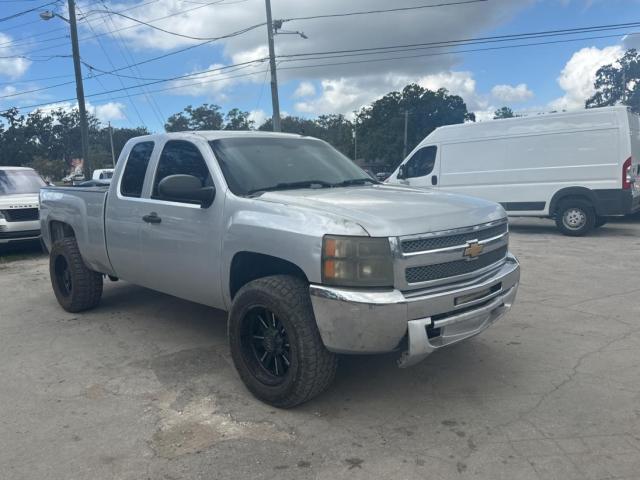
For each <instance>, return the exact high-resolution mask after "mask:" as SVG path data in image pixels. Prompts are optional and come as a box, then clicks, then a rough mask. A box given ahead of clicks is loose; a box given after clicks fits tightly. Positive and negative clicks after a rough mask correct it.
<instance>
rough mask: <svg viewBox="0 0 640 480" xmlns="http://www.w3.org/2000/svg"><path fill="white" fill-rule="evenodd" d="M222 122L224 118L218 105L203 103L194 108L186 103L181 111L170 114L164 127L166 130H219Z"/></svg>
mask: <svg viewBox="0 0 640 480" xmlns="http://www.w3.org/2000/svg"><path fill="white" fill-rule="evenodd" d="M223 123H224V118H223V116H222V113H221V112H220V106H219V105H214V104H209V103H204V104H202V105H201V106H199V107H196V108H193V106H191V105H187V107H186V108H185V109H184V110H183V111H182V112H179V113H175V114H173V115H171V116H170V117H169V118H168V119H167V123H165V125H164V128H165V130H166V131H167V132H180V131H185V130H221V129H222V126H223Z"/></svg>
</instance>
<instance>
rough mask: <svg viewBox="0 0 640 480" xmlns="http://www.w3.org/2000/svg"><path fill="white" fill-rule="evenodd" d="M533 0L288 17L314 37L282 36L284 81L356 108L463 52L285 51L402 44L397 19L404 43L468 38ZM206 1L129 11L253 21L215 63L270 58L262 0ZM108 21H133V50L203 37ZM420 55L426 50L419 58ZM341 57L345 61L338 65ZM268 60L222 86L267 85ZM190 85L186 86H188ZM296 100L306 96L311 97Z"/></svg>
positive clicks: (324, 8) (326, 5) (319, 7)
mask: <svg viewBox="0 0 640 480" xmlns="http://www.w3.org/2000/svg"><path fill="white" fill-rule="evenodd" d="M535 1H536V0H492V1H491V2H486V3H482V4H477V5H476V4H465V5H456V6H441V7H437V8H430V9H428V10H416V11H410V12H396V13H388V14H381V15H375V14H373V15H367V16H366V17H344V18H330V19H317V20H313V21H291V22H287V23H285V28H288V29H292V30H298V29H299V30H304V32H305V33H306V34H307V35H308V37H309V39H308V40H304V39H301V38H300V37H299V36H297V35H279V36H277V37H276V53H277V54H278V55H279V56H281V59H280V61H279V64H278V65H279V71H278V77H279V81H280V82H281V83H282V84H286V83H287V82H289V81H292V80H294V79H295V80H296V81H297V82H309V81H313V82H314V83H315V82H321V81H324V82H325V83H324V85H322V86H321V92H320V94H321V95H322V96H324V97H326V98H325V100H324V101H319V103H318V104H317V106H318V107H319V108H324V107H323V105H326V106H328V105H337V106H341V107H342V108H343V109H353V108H357V107H359V106H361V105H363V104H366V103H369V102H370V101H372V100H374V99H375V98H376V97H377V96H379V95H380V94H383V93H386V92H388V91H389V88H388V87H389V86H395V85H396V83H397V80H399V79H408V80H409V81H414V82H415V81H417V80H418V79H419V78H420V77H423V76H425V75H429V74H436V73H438V72H442V71H447V70H449V69H451V68H452V67H453V66H454V65H455V64H456V63H457V62H458V61H459V57H458V56H457V55H455V54H441V53H439V52H436V53H437V54H436V55H433V53H434V51H433V50H424V51H417V52H414V54H413V55H412V56H413V58H400V57H407V55H406V54H404V55H402V54H399V53H387V54H380V53H376V54H372V55H370V56H368V55H365V56H362V57H359V58H358V59H359V60H368V59H371V60H373V59H375V60H376V61H374V62H368V63H357V62H356V63H354V62H344V61H342V62H340V61H331V60H330V59H321V60H317V59H316V60H310V59H305V58H302V57H299V56H297V57H289V58H286V55H293V54H295V55H298V54H309V53H314V52H325V51H333V50H342V49H344V48H346V47H345V46H348V48H368V47H377V46H390V45H395V44H398V43H399V32H398V25H402V27H401V28H402V32H401V34H402V35H401V37H402V43H406V44H413V43H415V44H418V43H422V42H425V41H428V40H449V39H455V38H462V37H470V36H474V35H477V34H480V33H481V32H484V31H486V30H487V29H490V28H492V27H494V26H496V25H499V24H501V23H504V22H505V21H506V20H508V19H509V18H511V17H512V16H513V15H514V13H515V12H517V11H518V10H520V9H521V8H524V7H526V6H527V5H530V4H532V3H534V2H535ZM416 3H417V0H416ZM108 4H109V6H110V8H112V9H113V10H119V9H122V8H127V9H130V8H131V7H132V3H125V2H124V1H123V0H120V1H115V2H114V1H112V2H108ZM135 4H137V5H142V4H144V0H137V1H136V2H135ZM200 7H202V6H201V5H198V4H197V3H191V2H186V1H184V2H183V1H181V0H157V1H156V2H154V4H153V8H139V9H134V10H131V13H130V15H131V16H135V17H136V18H139V19H141V20H145V21H152V22H153V24H154V25H156V26H159V27H161V28H165V29H168V30H171V31H173V32H179V33H182V34H186V35H190V36H194V37H200V38H211V37H218V36H220V35H222V34H228V33H231V32H235V31H241V30H242V29H243V28H247V27H249V26H251V25H260V26H259V27H257V28H255V29H251V30H248V31H246V32H244V33H242V34H240V35H237V36H233V37H230V38H226V39H222V40H220V41H217V42H215V43H212V44H211V46H212V47H214V48H218V49H219V51H218V52H216V54H217V55H221V56H222V57H221V58H218V59H217V60H216V63H217V64H218V63H227V64H232V63H240V62H245V61H249V60H254V59H260V58H264V57H265V56H266V55H267V47H266V29H265V27H264V25H261V24H262V23H263V22H264V8H263V7H259V8H258V6H256V7H255V8H254V7H253V6H248V4H247V3H245V2H229V3H220V4H215V5H207V6H206V7H203V8H200ZM375 8H382V9H384V8H389V1H388V0H350V1H349V2H347V3H346V4H345V2H344V1H343V0H324V1H322V2H300V1H299V0H279V1H278V2H275V3H274V5H273V16H274V18H276V19H278V18H292V17H298V16H308V15H315V14H326V13H334V12H343V11H345V10H349V11H358V10H371V9H375ZM177 11H182V13H181V14H180V15H174V16H172V17H170V18H167V19H165V20H155V19H157V18H159V17H163V16H166V15H171V14H174V13H176V12H177ZM110 20H113V21H114V22H115V23H116V25H115V27H117V28H122V27H130V28H127V29H126V30H121V31H120V32H119V34H120V35H122V36H123V37H125V39H126V41H127V44H128V46H130V47H131V48H134V49H145V50H146V49H153V50H161V51H167V50H171V49H175V48H180V47H185V46H190V45H196V44H197V43H199V42H198V41H196V40H189V39H185V38H182V37H179V36H174V35H168V34H166V33H162V32H159V31H157V30H152V29H149V28H148V27H144V26H141V25H137V24H133V23H131V22H130V21H129V20H126V19H123V18H119V17H111V19H110ZM92 25H93V27H94V28H95V29H97V30H102V31H103V32H104V33H106V34H107V35H111V33H109V31H108V30H107V28H106V26H105V25H101V22H98V21H94V22H92ZM109 26H110V27H111V28H112V29H113V28H114V25H113V24H109ZM85 28H86V27H85ZM425 32H429V35H428V38H427V37H425ZM87 33H90V32H87ZM202 48H203V49H204V48H211V47H202ZM422 54H424V55H425V56H420V55H422ZM227 60H228V61H227ZM339 63H341V65H338V64H339ZM318 64H320V65H318ZM331 64H333V65H331ZM312 65H313V66H312ZM267 66H268V65H267V63H259V64H258V66H257V67H255V69H252V68H248V69H246V70H243V71H242V72H243V73H249V74H253V76H248V77H242V79H230V80H229V81H228V82H226V83H224V84H223V85H224V89H225V90H228V88H229V87H231V86H232V85H235V84H236V83H239V82H256V83H261V82H262V80H263V78H264V72H265V71H266V69H267ZM348 81H350V82H351V83H352V84H353V85H359V86H364V87H366V89H367V91H362V92H357V91H355V90H356V88H351V87H350V86H349V85H348ZM185 83H186V82H184V83H183V84H182V85H183V86H185V87H186V86H187V85H185ZM214 85H215V84H214ZM394 88H395V87H394ZM212 90H213V93H214V94H219V90H221V88H217V87H205V86H204V85H199V86H196V87H195V88H190V89H186V88H185V89H180V90H178V91H177V93H185V92H186V93H187V94H194V95H198V94H200V92H204V94H208V93H209V94H210V93H211V91H212ZM341 93H344V94H346V95H347V98H344V99H339V98H338V97H339V95H340V94H341ZM298 98H304V99H305V100H307V99H306V97H298ZM310 103H311V101H305V102H300V105H299V107H300V109H298V110H299V111H309V112H310V110H309V107H310ZM310 113H311V112H310ZM313 113H315V112H313Z"/></svg>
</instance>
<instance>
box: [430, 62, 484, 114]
mask: <svg viewBox="0 0 640 480" xmlns="http://www.w3.org/2000/svg"><path fill="white" fill-rule="evenodd" d="M418 84H419V85H420V86H422V87H424V88H428V89H429V90H438V89H439V88H446V89H447V90H448V91H449V93H452V94H454V95H460V96H461V97H462V98H463V100H464V101H465V102H466V104H467V107H468V108H469V109H470V110H476V109H478V108H485V107H486V101H485V100H484V99H482V98H481V97H480V96H479V95H478V94H477V92H476V81H475V79H474V78H473V74H472V73H471V72H456V71H450V72H440V73H436V74H432V75H426V76H424V77H422V78H421V79H420V80H419V81H418Z"/></svg>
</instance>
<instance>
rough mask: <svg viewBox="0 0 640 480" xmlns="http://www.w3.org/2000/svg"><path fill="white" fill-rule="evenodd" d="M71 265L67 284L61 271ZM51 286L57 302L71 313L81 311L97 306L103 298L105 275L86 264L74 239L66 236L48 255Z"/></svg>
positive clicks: (55, 244)
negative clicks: (103, 278)
mask: <svg viewBox="0 0 640 480" xmlns="http://www.w3.org/2000/svg"><path fill="white" fill-rule="evenodd" d="M64 268H68V273H67V277H66V278H67V280H68V282H70V286H71V288H69V287H68V286H66V285H65V282H64V280H63V275H62V274H61V271H62V270H64ZM49 275H50V276H51V286H52V287H53V292H54V293H55V295H56V299H57V300H58V303H59V304H60V305H61V306H62V308H64V309H65V310H66V311H68V312H73V313H75V312H81V311H83V310H89V309H90V308H94V307H95V306H97V305H98V304H99V303H100V298H101V297H102V274H101V273H98V272H94V271H93V270H90V269H88V268H87V266H86V265H85V263H84V261H83V260H82V256H81V255H80V250H79V249H78V244H77V243H76V239H75V238H63V239H62V240H58V241H57V242H55V243H54V244H53V246H52V247H51V253H50V255H49Z"/></svg>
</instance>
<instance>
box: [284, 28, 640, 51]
mask: <svg viewBox="0 0 640 480" xmlns="http://www.w3.org/2000/svg"><path fill="white" fill-rule="evenodd" d="M638 26H640V22H629V23H619V24H609V25H594V26H590V27H577V28H568V29H561V30H544V31H539V32H528V33H514V34H507V35H495V36H490V37H475V38H465V39H460V40H443V41H437V42H426V43H410V44H403V45H391V46H382V47H367V48H353V49H344V50H329V51H323V52H311V53H297V54H283V55H279V57H281V58H290V57H304V56H311V55H330V54H339V53H352V52H367V51H372V52H375V51H379V50H390V49H399V48H412V47H431V48H439V47H454V46H461V45H474V44H483V43H495V42H506V41H515V40H526V39H530V38H545V37H555V36H564V35H576V34H579V33H594V32H601V31H610V30H620V29H623V28H633V27H638ZM621 34H623V33H621ZM621 34H618V35H613V36H619V35H621ZM592 38H606V37H592Z"/></svg>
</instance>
